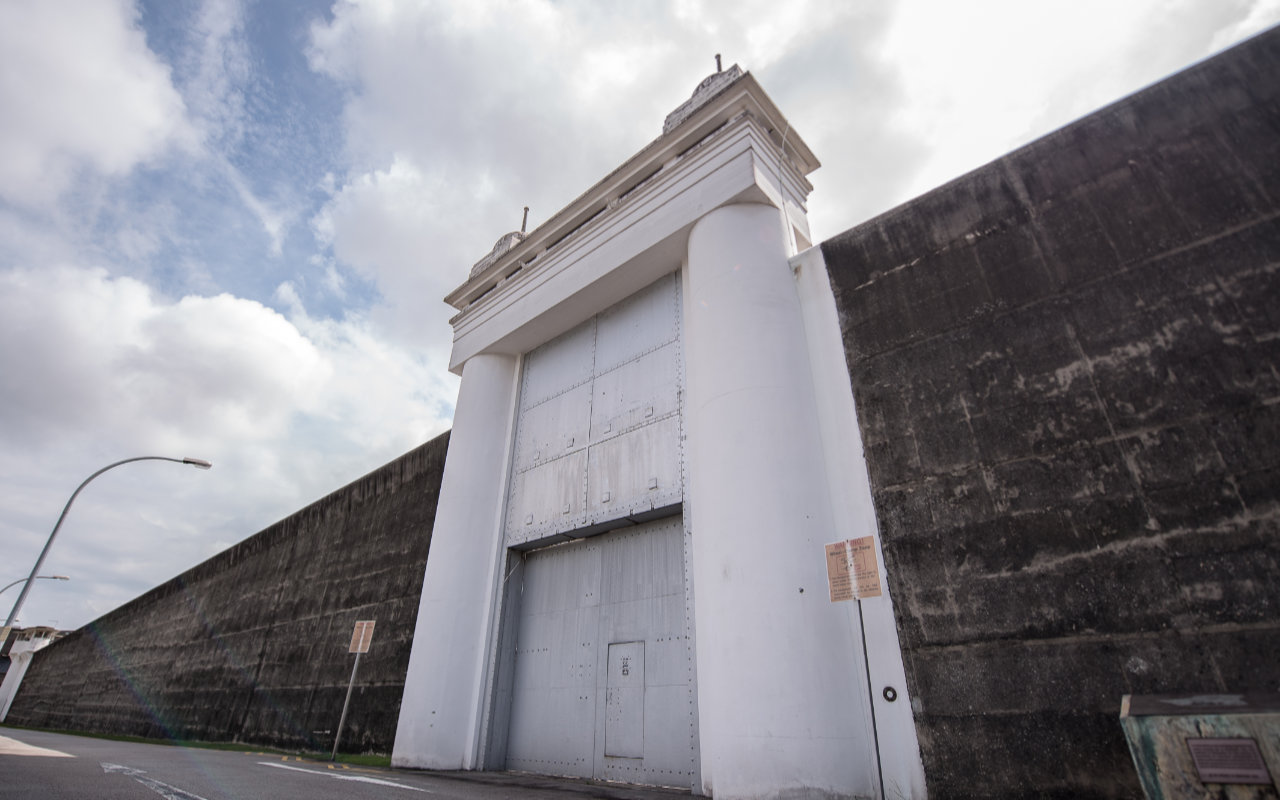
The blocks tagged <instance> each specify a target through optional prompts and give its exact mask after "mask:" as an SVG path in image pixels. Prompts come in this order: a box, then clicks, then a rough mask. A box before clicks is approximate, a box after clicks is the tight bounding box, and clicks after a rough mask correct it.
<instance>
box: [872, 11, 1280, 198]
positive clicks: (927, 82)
mask: <svg viewBox="0 0 1280 800" xmlns="http://www.w3.org/2000/svg"><path fill="white" fill-rule="evenodd" d="M1277 19H1280V2H1276V0H1263V2H1249V0H1214V2H1187V1H1186V0H1183V1H1182V2H1170V0H1129V1H1128V2H1124V3H1115V2H1110V0H1044V1H1043V2H1036V3H1027V2H1021V1H1020V0H988V1H987V2H984V3H980V4H973V3H939V2H936V1H935V0H901V2H899V4H898V5H897V7H896V11H895V14H894V18H893V24H892V26H891V27H890V29H889V31H888V35H887V36H886V38H885V40H884V42H883V44H882V50H881V57H882V58H884V59H885V60H887V61H889V62H891V63H893V64H894V65H896V69H897V71H898V74H899V76H900V79H901V84H902V90H903V92H902V96H901V98H900V100H899V102H898V104H897V108H896V109H895V113H894V116H893V123H894V124H895V125H896V126H897V127H899V128H901V129H904V130H910V131H913V132H914V133H915V135H917V136H919V137H920V138H921V139H922V140H923V142H924V143H925V146H926V149H927V156H926V159H925V161H924V163H923V164H921V166H920V168H919V170H918V172H917V174H916V176H915V178H914V180H913V181H912V182H911V183H910V184H909V186H908V187H907V193H906V194H905V195H904V196H902V197H900V198H897V199H898V200H906V199H908V198H909V197H910V196H911V195H914V194H918V193H922V192H925V191H928V190H929V189H931V188H933V187H934V186H937V185H939V184H940V183H942V182H944V181H946V180H949V179H950V178H953V177H955V176H957V175H959V174H961V173H963V172H967V171H968V170H971V169H974V168H976V167H978V166H981V165H982V164H984V163H986V162H987V161H990V160H992V159H995V158H998V157H1000V156H1002V155H1004V154H1005V153H1007V152H1009V151H1010V150H1012V149H1013V148H1015V147H1017V146H1020V145H1022V144H1025V143H1027V142H1029V141H1030V140H1032V139H1034V138H1036V137H1038V136H1040V135H1043V134H1045V133H1047V132H1049V131H1050V130H1052V129H1054V128H1057V127H1060V126H1062V125H1065V124H1067V123H1069V122H1071V121H1072V120H1074V119H1076V118H1078V117H1081V116H1083V115H1085V114H1088V113H1090V112H1092V111H1094V110H1096V109H1098V108H1099V107H1101V106H1103V105H1105V104H1107V103H1110V102H1113V101H1115V100H1117V99H1119V98H1120V97H1122V96H1124V95H1126V94H1129V93H1132V92H1134V91H1136V90H1138V89H1140V88H1141V87H1143V86H1145V85H1147V84H1149V83H1152V82H1154V81H1156V80H1158V79H1160V78H1163V77H1165V76H1166V75H1168V74H1169V73H1171V72H1173V71H1175V70H1177V69H1180V68H1182V67H1184V66H1186V65H1187V64H1189V63H1191V62H1193V61H1196V60H1199V59H1201V58H1204V57H1205V56H1208V55H1210V54H1211V53H1212V52H1214V51H1215V50H1216V49H1219V48H1220V47H1222V46H1225V45H1227V44H1230V43H1232V42H1234V41H1235V40H1237V39H1238V38H1240V36H1241V35H1243V33H1244V32H1245V31H1246V28H1248V29H1252V30H1257V29H1258V28H1260V27H1262V26H1263V25H1265V24H1267V22H1270V23H1272V24H1273V23H1274V22H1275V21H1276V20H1277ZM966 32H968V33H966ZM976 32H980V33H976Z"/></svg>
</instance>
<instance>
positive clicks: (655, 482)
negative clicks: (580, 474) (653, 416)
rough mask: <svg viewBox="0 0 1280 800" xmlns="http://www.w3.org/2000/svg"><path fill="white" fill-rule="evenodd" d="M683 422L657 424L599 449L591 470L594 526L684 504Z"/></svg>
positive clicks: (590, 506) (594, 453)
mask: <svg viewBox="0 0 1280 800" xmlns="http://www.w3.org/2000/svg"><path fill="white" fill-rule="evenodd" d="M683 496H684V487H683V485H682V481H681V475H680V420H679V419H678V418H677V417H676V416H674V415H672V416H668V417H666V418H665V419H661V420H659V421H657V422H655V423H653V424H652V425H646V426H644V427H643V428H636V429H635V430H632V431H630V432H629V433H625V434H623V435H622V436H617V437H615V438H613V439H608V440H606V441H604V442H601V443H600V444H597V445H594V446H592V448H591V451H590V453H589V463H588V465H587V513H588V516H589V518H590V519H591V520H592V521H599V520H603V519H608V518H612V517H619V516H628V515H632V514H636V513H638V512H640V511H645V510H648V509H651V508H662V507H664V506H669V505H672V504H675V503H679V502H680V500H681V498H682V497H683Z"/></svg>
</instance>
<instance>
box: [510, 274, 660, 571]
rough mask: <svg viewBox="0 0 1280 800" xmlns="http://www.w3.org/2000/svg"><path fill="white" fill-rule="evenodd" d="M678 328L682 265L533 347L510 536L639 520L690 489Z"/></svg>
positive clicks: (526, 542)
mask: <svg viewBox="0 0 1280 800" xmlns="http://www.w3.org/2000/svg"><path fill="white" fill-rule="evenodd" d="M679 337H680V281H679V276H678V274H672V275H667V276H664V277H663V278H661V279H659V280H658V281H656V282H655V283H653V284H651V285H650V286H648V287H646V288H644V289H642V290H640V291H639V292H637V293H636V294H635V295H633V296H632V297H629V298H627V299H626V300H624V301H622V302H621V303H618V304H617V305H615V306H613V307H611V308H609V309H607V310H606V311H604V312H602V313H601V314H599V315H598V316H597V317H595V318H593V319H591V320H588V321H587V322H585V323H583V324H582V325H579V326H578V327H576V328H574V329H573V330H571V331H569V332H568V333H565V334H563V335H561V336H559V337H557V338H555V339H553V340H551V341H550V342H547V343H546V344H544V345H542V346H540V347H538V348H536V349H534V350H533V351H531V352H529V353H528V354H526V356H525V359H524V372H523V377H522V379H521V397H520V405H519V409H520V410H519V416H518V419H517V421H516V437H515V447H514V451H513V457H512V479H511V483H510V486H511V488H510V490H509V495H508V501H507V515H506V523H505V528H506V543H507V545H508V546H510V547H530V546H538V545H540V544H545V543H547V542H549V541H553V540H557V539H561V540H562V539H563V538H564V537H566V536H581V535H583V534H584V533H586V534H589V533H594V532H597V531H599V530H601V529H607V528H609V527H616V526H617V525H619V524H629V523H631V522H634V521H635V519H632V518H633V517H634V516H635V515H638V514H644V513H646V512H649V511H652V510H653V509H660V508H667V507H670V506H673V505H675V504H678V503H680V502H681V501H682V500H683V498H684V482H683V479H682V471H681V466H680V465H681V426H680V398H681V384H682V376H683V371H682V367H681V359H682V356H681V351H680V338H679ZM583 451H585V452H586V456H585V457H579V455H578V454H579V453H581V452H583ZM575 532H577V533H575Z"/></svg>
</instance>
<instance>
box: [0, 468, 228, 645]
mask: <svg viewBox="0 0 1280 800" xmlns="http://www.w3.org/2000/svg"><path fill="white" fill-rule="evenodd" d="M134 461H172V462H174V463H177V464H190V465H191V466H193V467H196V468H197V469H208V468H209V467H212V466H213V464H210V463H209V462H208V461H205V460H204V459H203V458H169V457H167V456H137V457H136V458H126V459H125V460H123V461H117V462H115V463H114V464H108V465H106V466H105V467H103V468H102V469H100V470H98V471H97V472H95V473H93V474H92V475H90V476H89V477H87V478H85V479H84V483H81V484H80V485H79V486H77V487H76V490H75V491H74V492H72V493H71V499H70V500H68V501H67V504H66V505H65V506H63V508H62V515H61V516H59V517H58V524H56V525H54V526H53V533H51V534H49V540H48V541H47V542H45V543H44V549H43V550H41V551H40V557H39V558H37V559H36V565H35V566H34V567H32V568H31V575H30V576H28V577H26V578H24V579H23V580H25V581H26V582H27V583H26V585H25V586H23V587H22V592H21V593H20V594H19V595H18V602H16V603H14V604H13V610H12V611H10V612H9V619H7V620H5V623H4V628H5V630H8V628H9V626H10V625H12V624H13V620H14V617H16V616H18V612H19V611H21V610H22V604H23V602H24V601H25V600H26V599H27V592H29V591H31V584H33V583H35V579H36V578H37V577H39V576H37V575H36V573H37V572H39V571H40V567H41V566H43V565H44V557H45V556H47V555H49V547H50V546H51V545H52V544H53V537H55V536H57V535H58V529H59V528H61V527H62V521H63V520H64V519H66V518H67V512H68V511H70V510H71V504H72V503H74V502H75V501H76V496H77V495H79V494H80V490H81V489H83V488H84V487H85V486H88V485H89V481H91V480H93V479H94V478H96V477H98V476H99V475H101V474H102V473H104V472H106V471H107V470H109V469H114V468H115V467H118V466H120V465H121V464H129V463H131V462H134ZM10 585H12V584H10ZM5 588H6V589H7V588H9V587H8V586H6V587H5Z"/></svg>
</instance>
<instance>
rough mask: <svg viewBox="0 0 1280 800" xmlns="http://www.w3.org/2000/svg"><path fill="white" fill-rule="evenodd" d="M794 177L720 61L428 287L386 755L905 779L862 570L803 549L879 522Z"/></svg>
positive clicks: (717, 783) (876, 613)
mask: <svg viewBox="0 0 1280 800" xmlns="http://www.w3.org/2000/svg"><path fill="white" fill-rule="evenodd" d="M817 167H818V162H817V160H816V159H815V158H814V156H813V154H812V153H811V152H810V151H809V149H808V147H807V146H806V145H805V144H804V142H803V140H801V138H800V136H799V135H798V134H796V133H795V132H794V131H791V130H790V125H789V123H787V121H786V120H785V119H784V118H783V116H782V114H781V113H780V112H779V111H778V109H777V108H776V107H775V106H774V105H773V103H772V101H770V100H769V98H768V96H766V95H765V93H764V92H763V90H762V89H761V88H760V86H759V84H757V83H756V81H755V79H754V78H753V77H752V76H751V75H750V74H746V73H743V72H742V71H741V70H739V69H738V68H737V67H736V66H735V67H733V68H731V69H729V70H726V71H724V72H717V73H715V74H713V75H712V76H710V77H709V78H708V79H707V80H705V81H703V83H702V84H701V85H699V87H698V89H697V91H695V93H694V95H693V97H692V98H691V99H690V100H689V102H687V103H685V104H684V105H683V106H681V107H680V108H679V109H677V110H676V111H675V112H673V113H672V115H671V116H669V117H668V119H667V123H666V125H665V126H664V132H663V134H662V136H660V137H659V138H658V139H657V140H655V141H654V142H653V143H652V144H650V145H649V146H648V147H646V148H645V149H644V150H642V151H641V152H640V153H638V154H637V155H636V156H635V157H633V158H632V159H631V160H629V161H627V162H626V163H625V164H623V165H622V166H621V167H620V168H619V169H617V170H616V171H614V172H613V173H612V174H610V175H609V176H608V177H607V178H605V179H604V180H603V181H601V182H600V183H598V184H597V185H596V186H594V187H593V188H592V189H591V190H590V191H588V192H587V193H586V194H584V195H582V196H581V197H579V198H578V199H577V200H575V201H574V202H573V203H572V204H570V205H569V206H568V207H567V208H565V209H563V210H562V211H560V212H559V213H558V214H556V215H555V216H554V217H552V218H551V219H550V220H549V221H548V222H547V223H546V224H544V225H542V226H541V227H539V228H538V229H536V230H534V231H532V232H530V233H529V234H528V235H525V234H521V233H515V234H508V235H506V236H504V237H502V238H501V239H500V240H499V242H498V244H497V245H495V247H494V249H493V251H492V252H491V253H490V254H489V255H488V256H486V257H485V258H484V259H482V260H481V261H480V262H479V263H478V264H476V266H475V268H474V269H473V270H472V272H471V275H470V278H469V279H468V281H467V282H466V283H465V284H464V285H463V286H461V287H460V288H459V289H457V290H456V291H455V292H453V294H451V295H450V296H449V297H448V298H447V300H448V302H449V303H451V304H452V305H454V306H455V307H456V308H458V309H459V313H458V314H457V316H455V317H454V319H453V320H452V322H453V326H454V348H453V357H452V364H451V367H452V369H453V370H454V371H456V372H458V373H460V374H461V375H462V386H461V390H460V392H459V397H458V405H457V411H456V414H455V418H454V428H453V433H452V436H451V439H450V444H449V454H448V459H447V461H446V464H445V473H444V478H443V482H442V485H441V490H440V500H439V505H438V507H437V511H436V522H435V528H434V530H433V532H432V542H431V554H430V557H429V559H428V561H427V569H426V577H425V583H424V585H423V592H422V603H421V607H420V609H419V613H418V622H417V630H416V633H415V637H414V647H413V653H412V656H411V659H410V663H409V672H408V676H407V678H406V682H405V693H404V700H403V703H402V705H401V710H400V722H399V727H398V730H397V734H396V743H395V751H394V754H393V757H392V763H393V764H394V765H395V766H401V767H419V768H427V769H450V770H456V769H516V770H525V771H532V772H542V773H548V774H557V775H576V776H582V777H593V778H602V779H611V780H621V781H627V782H633V783H645V784H660V785H668V786H681V787H686V788H689V789H691V790H692V791H693V792H694V793H697V794H704V795H711V796H714V797H717V798H773V797H833V798H835V797H867V798H872V797H913V798H919V797H924V777H923V772H922V769H921V765H920V757H919V748H918V745H917V742H916V734H915V727H914V724H913V720H912V714H911V703H910V698H909V697H908V693H907V688H906V685H905V679H904V677H903V671H902V661H901V655H900V651H899V648H898V641H897V634H896V630H895V628H894V622H893V612H892V606H891V601H890V598H889V595H888V592H887V588H886V591H885V593H884V594H883V595H882V596H880V597H874V598H868V599H864V600H860V601H853V602H838V603H837V602H832V601H831V599H830V596H829V594H828V591H827V573H826V560H825V550H824V546H825V545H826V544H828V543H831V542H837V541H842V540H846V539H851V538H858V537H863V536H876V537H877V539H876V541H877V550H878V535H877V531H876V521H875V516H874V512H873V510H872V506H871V495H870V487H869V485H868V482H867V475H866V468H865V464H864V463H863V460H862V445H861V442H860V440H859V438H858V428H857V424H856V418H855V411H854V406H853V397H852V394H851V391H850V388H849V378H848V372H847V368H846V366H845V361H844V351H843V347H842V344H841V340H840V331H839V328H838V325H837V320H836V311H835V305H834V301H833V299H832V297H831V290H830V286H829V284H828V282H827V275H826V268H825V265H824V264H823V262H822V256H821V252H820V251H819V250H817V249H816V248H809V238H810V237H809V231H808V223H807V220H806V217H805V202H806V198H807V196H808V193H809V191H810V189H811V186H810V184H809V182H808V180H807V179H806V177H805V176H806V175H808V174H809V173H810V172H812V171H813V170H814V169H816V168H817ZM806 248H807V249H806ZM799 250H805V252H803V253H801V254H799V255H796V254H797V252H798V251H799ZM879 563H880V564H883V558H880V559H879ZM881 584H882V585H884V576H883V575H881Z"/></svg>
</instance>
